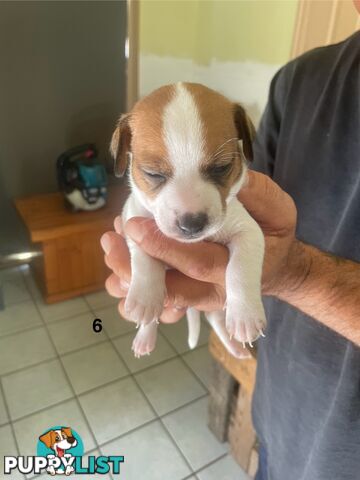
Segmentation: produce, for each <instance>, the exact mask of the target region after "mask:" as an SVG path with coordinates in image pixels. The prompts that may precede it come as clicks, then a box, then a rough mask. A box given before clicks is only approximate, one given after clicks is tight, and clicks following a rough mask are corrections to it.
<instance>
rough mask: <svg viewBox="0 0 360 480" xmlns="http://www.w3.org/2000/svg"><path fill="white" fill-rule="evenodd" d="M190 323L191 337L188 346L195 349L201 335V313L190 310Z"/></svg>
mask: <svg viewBox="0 0 360 480" xmlns="http://www.w3.org/2000/svg"><path fill="white" fill-rule="evenodd" d="M186 317H187V321H188V328H189V336H188V344H189V347H190V348H191V349H193V348H195V347H196V345H197V344H198V341H199V335H200V324H201V320H200V312H199V311H198V310H196V309H195V308H188V309H187V311H186Z"/></svg>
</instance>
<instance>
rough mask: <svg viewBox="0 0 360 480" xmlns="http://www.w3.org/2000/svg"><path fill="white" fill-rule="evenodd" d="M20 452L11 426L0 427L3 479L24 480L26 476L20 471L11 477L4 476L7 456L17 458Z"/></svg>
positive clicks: (0, 463) (0, 464)
mask: <svg viewBox="0 0 360 480" xmlns="http://www.w3.org/2000/svg"><path fill="white" fill-rule="evenodd" d="M17 454H18V452H17V449H16V445H15V439H14V436H13V433H12V431H11V428H10V425H5V426H4V427H0V458H1V462H0V474H1V477H3V478H10V477H11V480H19V479H21V480H22V479H23V478H24V476H23V475H22V474H21V473H19V472H18V471H16V470H14V471H12V472H11V475H5V474H4V460H3V459H4V457H5V456H12V457H14V456H17Z"/></svg>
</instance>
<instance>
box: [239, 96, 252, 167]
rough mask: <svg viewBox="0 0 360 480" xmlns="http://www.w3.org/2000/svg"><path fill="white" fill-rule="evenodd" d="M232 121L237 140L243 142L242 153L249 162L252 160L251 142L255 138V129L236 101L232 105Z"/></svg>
mask: <svg viewBox="0 0 360 480" xmlns="http://www.w3.org/2000/svg"><path fill="white" fill-rule="evenodd" d="M234 122H235V126H236V129H237V132H238V137H239V140H242V142H243V150H244V155H245V157H246V159H247V160H248V161H249V162H251V161H252V160H253V148H252V142H253V140H254V138H255V134H256V131H255V127H254V125H253V123H252V121H251V120H250V117H249V115H248V114H247V113H246V111H245V109H244V108H243V107H242V106H241V105H239V104H238V103H236V104H235V105H234Z"/></svg>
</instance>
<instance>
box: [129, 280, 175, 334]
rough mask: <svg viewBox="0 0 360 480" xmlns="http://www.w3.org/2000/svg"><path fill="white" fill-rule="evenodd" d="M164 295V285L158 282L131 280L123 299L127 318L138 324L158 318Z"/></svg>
mask: <svg viewBox="0 0 360 480" xmlns="http://www.w3.org/2000/svg"><path fill="white" fill-rule="evenodd" d="M165 295H166V291H165V287H164V285H162V284H160V283H158V284H156V282H154V283H150V282H144V281H142V280H134V281H132V282H131V284H130V288H129V291H128V294H127V297H126V300H125V312H126V314H127V315H128V317H129V320H132V321H133V322H136V323H137V324H138V325H139V324H140V325H146V324H148V323H150V322H152V321H153V320H158V319H159V318H160V315H161V313H162V311H163V308H164V300H165Z"/></svg>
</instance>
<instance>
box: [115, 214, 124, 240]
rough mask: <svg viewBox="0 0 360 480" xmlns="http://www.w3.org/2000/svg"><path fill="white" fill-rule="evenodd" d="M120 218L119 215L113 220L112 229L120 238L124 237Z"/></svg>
mask: <svg viewBox="0 0 360 480" xmlns="http://www.w3.org/2000/svg"><path fill="white" fill-rule="evenodd" d="M122 223H123V222H122V218H121V216H120V215H118V216H117V217H116V218H115V220H114V228H115V232H116V233H117V234H119V235H121V236H124V231H123V230H124V229H123V224H122Z"/></svg>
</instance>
